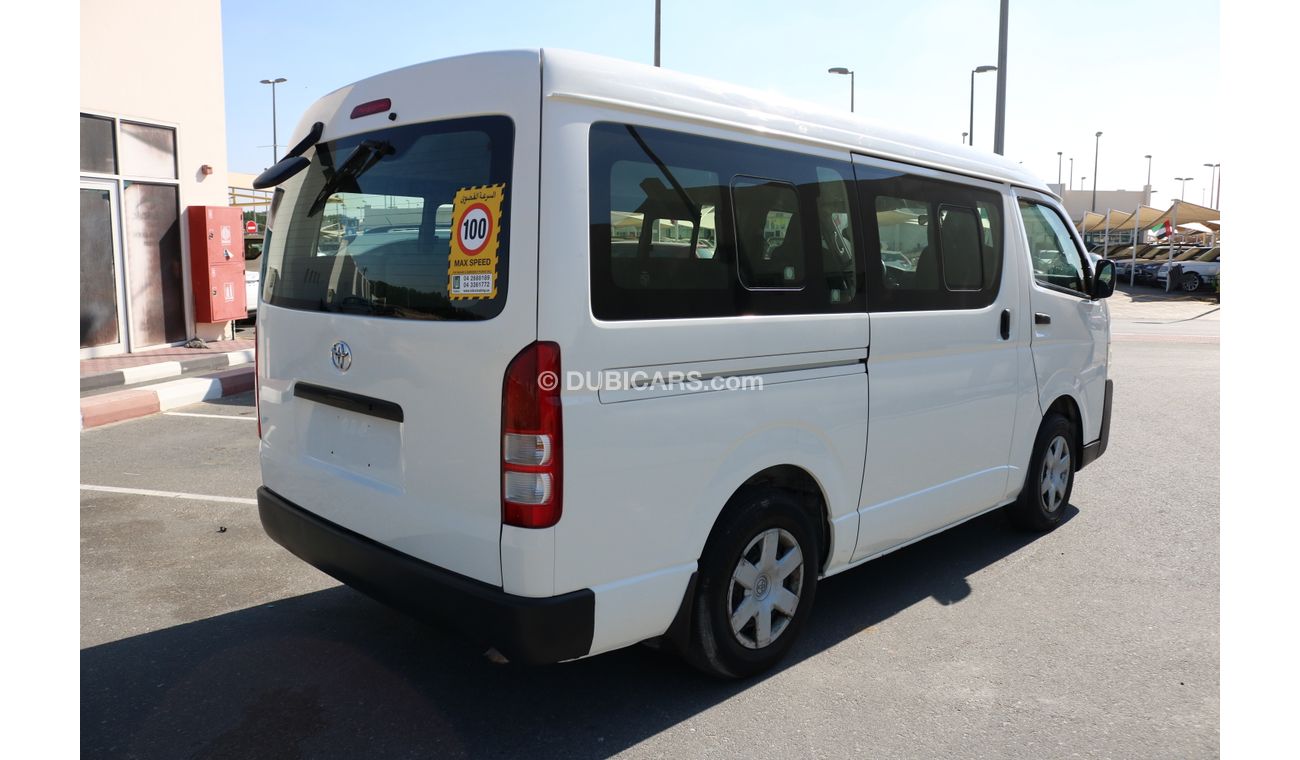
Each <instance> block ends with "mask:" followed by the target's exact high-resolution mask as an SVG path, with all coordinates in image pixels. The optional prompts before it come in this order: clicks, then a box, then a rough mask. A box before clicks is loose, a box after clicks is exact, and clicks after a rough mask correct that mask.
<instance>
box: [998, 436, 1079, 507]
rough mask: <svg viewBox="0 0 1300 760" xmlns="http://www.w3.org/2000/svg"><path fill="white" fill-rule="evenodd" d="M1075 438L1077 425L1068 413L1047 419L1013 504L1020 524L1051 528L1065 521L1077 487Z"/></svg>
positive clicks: (1035, 442) (1035, 443) (1036, 441)
mask: <svg viewBox="0 0 1300 760" xmlns="http://www.w3.org/2000/svg"><path fill="white" fill-rule="evenodd" d="M1074 440H1075V437H1074V429H1073V428H1072V427H1071V426H1070V421H1069V420H1067V419H1066V418H1065V417H1063V416H1061V415H1059V414H1056V413H1055V412H1053V413H1052V414H1049V415H1047V417H1045V418H1044V419H1043V424H1042V427H1040V428H1039V429H1038V438H1037V439H1036V440H1035V441H1034V453H1033V456H1031V457H1030V458H1029V471H1028V472H1027V473H1026V474H1025V486H1024V488H1022V489H1021V490H1020V498H1019V499H1017V500H1016V501H1015V503H1014V504H1012V505H1011V510H1010V512H1011V519H1012V521H1013V522H1015V523H1016V525H1018V526H1020V527H1021V528H1025V529H1027V530H1037V531H1049V530H1051V529H1053V528H1055V527H1056V526H1057V525H1059V524H1060V523H1061V520H1062V519H1063V518H1064V516H1065V508H1066V505H1068V504H1069V503H1070V492H1071V491H1072V490H1073V489H1074V464H1075V462H1074V457H1075V452H1074V449H1073V446H1074V444H1073V441H1074Z"/></svg>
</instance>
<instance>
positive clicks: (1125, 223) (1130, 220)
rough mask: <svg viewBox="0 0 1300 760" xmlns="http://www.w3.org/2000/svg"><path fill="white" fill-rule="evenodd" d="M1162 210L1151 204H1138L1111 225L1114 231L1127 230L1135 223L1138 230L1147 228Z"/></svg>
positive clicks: (1149, 227) (1158, 216)
mask: <svg viewBox="0 0 1300 760" xmlns="http://www.w3.org/2000/svg"><path fill="white" fill-rule="evenodd" d="M1163 213H1164V212H1163V211H1161V210H1160V209H1158V208H1153V207H1151V206H1139V207H1138V208H1137V210H1136V211H1131V212H1129V214H1128V216H1126V217H1124V218H1123V219H1122V220H1121V221H1120V222H1119V224H1116V225H1114V226H1112V227H1111V229H1112V230H1115V231H1116V232H1127V231H1129V230H1131V229H1133V227H1134V226H1135V225H1136V226H1137V228H1138V229H1140V230H1149V229H1151V227H1152V225H1154V224H1155V221H1156V220H1157V219H1159V218H1160V215H1161V214H1163Z"/></svg>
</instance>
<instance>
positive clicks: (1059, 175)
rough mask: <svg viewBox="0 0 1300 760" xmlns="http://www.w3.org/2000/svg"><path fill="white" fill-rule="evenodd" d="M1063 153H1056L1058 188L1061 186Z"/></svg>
mask: <svg viewBox="0 0 1300 760" xmlns="http://www.w3.org/2000/svg"><path fill="white" fill-rule="evenodd" d="M1061 155H1062V154H1061V151H1059V150H1058V151H1056V186H1057V187H1058V188H1059V187H1060V186H1061Z"/></svg>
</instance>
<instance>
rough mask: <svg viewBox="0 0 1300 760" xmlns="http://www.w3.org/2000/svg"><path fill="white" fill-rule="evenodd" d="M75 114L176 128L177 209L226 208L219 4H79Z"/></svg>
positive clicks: (148, 0) (124, 0)
mask: <svg viewBox="0 0 1300 760" xmlns="http://www.w3.org/2000/svg"><path fill="white" fill-rule="evenodd" d="M81 108H82V110H83V111H93V112H99V113H105V114H111V115H114V116H121V117H123V118H128V119H139V120H141V121H148V122H157V123H160V124H168V125H171V126H175V127H177V136H176V142H177V145H176V147H177V157H176V158H177V163H178V166H179V172H178V173H179V175H180V180H181V207H182V209H184V207H185V206H198V205H203V206H224V205H226V200H227V191H226V188H227V187H228V185H227V184H226V90H225V81H224V78H223V76H222V55H221V2H220V0H181V1H180V2H178V1H177V0H82V2H81ZM204 164H208V165H210V166H211V167H212V170H213V171H212V174H211V175H209V176H206V177H205V176H203V174H202V173H201V172H200V171H199V169H200V167H202V166H203V165H204Z"/></svg>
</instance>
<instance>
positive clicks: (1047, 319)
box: [1034, 311, 1052, 325]
mask: <svg viewBox="0 0 1300 760" xmlns="http://www.w3.org/2000/svg"><path fill="white" fill-rule="evenodd" d="M1034 324H1036V325H1050V324H1052V315H1051V314H1044V313H1043V312H1041V311H1036V312H1034Z"/></svg>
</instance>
